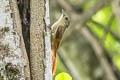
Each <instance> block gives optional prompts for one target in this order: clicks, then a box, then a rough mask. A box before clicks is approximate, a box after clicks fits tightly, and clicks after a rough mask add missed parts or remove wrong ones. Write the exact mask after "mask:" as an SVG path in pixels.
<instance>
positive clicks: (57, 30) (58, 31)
mask: <svg viewBox="0 0 120 80" xmlns="http://www.w3.org/2000/svg"><path fill="white" fill-rule="evenodd" d="M68 26H69V19H68V16H67V15H66V13H64V12H63V11H62V15H61V17H60V19H59V20H58V21H57V22H56V23H55V24H53V26H52V27H51V30H52V37H51V38H52V39H51V40H52V74H53V75H55V72H56V52H57V50H58V48H59V46H60V43H61V41H62V37H63V34H64V32H65V30H66V28H67V27H68Z"/></svg>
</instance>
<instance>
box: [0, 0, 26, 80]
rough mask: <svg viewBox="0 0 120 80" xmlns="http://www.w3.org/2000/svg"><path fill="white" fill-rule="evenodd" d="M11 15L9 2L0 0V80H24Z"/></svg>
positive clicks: (18, 39) (17, 41)
mask: <svg viewBox="0 0 120 80" xmlns="http://www.w3.org/2000/svg"><path fill="white" fill-rule="evenodd" d="M12 14H13V13H12V9H11V7H10V2H9V0H0V80H25V79H24V66H25V60H24V58H23V56H22V51H21V47H20V40H21V39H20V36H19V33H17V32H16V31H15V30H14V21H13V20H14V19H13V16H12Z"/></svg>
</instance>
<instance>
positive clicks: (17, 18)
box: [10, 0, 30, 80]
mask: <svg viewBox="0 0 120 80" xmlns="http://www.w3.org/2000/svg"><path fill="white" fill-rule="evenodd" d="M10 3H11V8H12V10H13V17H14V28H15V30H16V31H17V32H18V34H19V36H20V39H21V41H20V43H21V45H20V47H21V50H22V56H23V57H24V58H25V62H26V65H25V68H24V74H25V79H26V80H30V67H29V60H28V56H27V52H26V49H25V44H24V40H23V36H22V25H21V19H20V14H19V10H18V6H17V1H16V0H10Z"/></svg>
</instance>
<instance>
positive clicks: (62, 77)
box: [55, 72, 72, 80]
mask: <svg viewBox="0 0 120 80" xmlns="http://www.w3.org/2000/svg"><path fill="white" fill-rule="evenodd" d="M55 80H72V77H71V76H70V75H69V74H68V73H65V72H62V73H59V74H58V75H57V76H56V77H55Z"/></svg>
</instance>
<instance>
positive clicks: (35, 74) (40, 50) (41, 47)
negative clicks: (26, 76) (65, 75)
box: [30, 0, 51, 80]
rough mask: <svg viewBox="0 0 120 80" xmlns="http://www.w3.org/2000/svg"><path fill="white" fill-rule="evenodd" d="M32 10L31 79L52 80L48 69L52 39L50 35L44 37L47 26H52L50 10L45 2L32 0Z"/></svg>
mask: <svg viewBox="0 0 120 80" xmlns="http://www.w3.org/2000/svg"><path fill="white" fill-rule="evenodd" d="M46 2H47V1H46ZM47 4H48V3H46V5H47ZM48 9H49V8H48ZM30 10H31V12H30V15H31V16H30V66H31V77H32V80H44V79H45V78H44V77H46V78H47V79H46V80H50V78H49V77H47V76H49V75H50V76H51V74H50V73H49V71H50V70H49V69H47V68H48V67H49V64H50V63H49V59H48V58H49V57H48V56H49V55H50V43H49V42H50V37H49V35H47V36H45V35H44V33H45V26H46V25H47V26H48V25H49V24H50V22H49V15H48V13H47V12H49V10H47V8H46V7H45V0H30ZM46 30H47V27H46ZM47 39H48V41H47ZM47 42H48V44H47ZM45 43H46V44H45ZM45 58H46V59H45ZM47 59H48V60H47ZM47 70H48V71H47ZM50 72H51V71H50ZM44 74H45V75H44Z"/></svg>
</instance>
